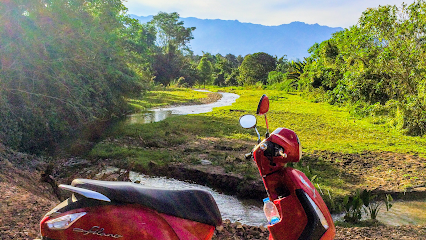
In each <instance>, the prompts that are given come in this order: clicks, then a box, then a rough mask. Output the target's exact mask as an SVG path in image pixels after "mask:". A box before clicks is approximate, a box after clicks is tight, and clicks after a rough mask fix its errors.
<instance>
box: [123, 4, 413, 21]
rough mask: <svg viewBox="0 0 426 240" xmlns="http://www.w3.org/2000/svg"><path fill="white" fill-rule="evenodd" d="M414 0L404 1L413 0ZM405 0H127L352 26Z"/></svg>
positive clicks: (190, 11)
mask: <svg viewBox="0 0 426 240" xmlns="http://www.w3.org/2000/svg"><path fill="white" fill-rule="evenodd" d="M413 1H414V0H408V1H405V2H408V3H412V2H413ZM402 2H404V1H403V0H263V1H259V0H127V2H125V5H126V6H127V7H128V8H129V13H130V14H135V15H138V16H148V15H155V14H157V13H158V12H160V11H162V12H178V13H179V14H180V16H181V17H197V18H201V19H223V20H239V21H240V22H251V23H256V24H263V25H281V24H286V23H290V22H294V21H300V22H305V23H310V24H314V23H318V24H320V25H326V26H330V27H349V26H352V25H354V24H356V23H357V21H358V19H359V17H360V16H361V14H362V12H363V11H365V10H366V9H367V8H376V7H378V6H379V5H386V4H391V5H397V6H401V4H402Z"/></svg>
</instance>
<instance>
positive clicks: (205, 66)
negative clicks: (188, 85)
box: [197, 57, 213, 87]
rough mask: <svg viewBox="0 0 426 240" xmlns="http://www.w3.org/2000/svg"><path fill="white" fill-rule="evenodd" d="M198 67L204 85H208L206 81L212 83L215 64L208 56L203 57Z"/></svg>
mask: <svg viewBox="0 0 426 240" xmlns="http://www.w3.org/2000/svg"><path fill="white" fill-rule="evenodd" d="M197 69H198V71H199V77H200V81H201V83H202V84H204V87H206V82H207V83H211V81H212V77H213V76H212V74H213V66H212V64H211V62H210V61H209V60H208V59H207V57H202V58H201V60H200V63H199V64H198V67H197Z"/></svg>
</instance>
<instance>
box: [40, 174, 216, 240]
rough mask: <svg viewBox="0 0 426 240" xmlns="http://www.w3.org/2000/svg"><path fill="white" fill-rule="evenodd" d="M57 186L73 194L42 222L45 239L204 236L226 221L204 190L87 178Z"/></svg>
mask: <svg viewBox="0 0 426 240" xmlns="http://www.w3.org/2000/svg"><path fill="white" fill-rule="evenodd" d="M59 187H60V188H62V189H66V190H69V191H71V192H73V194H72V197H71V198H69V199H67V200H65V201H64V202H62V203H60V204H59V205H58V206H56V207H55V208H54V209H52V210H51V211H50V212H49V213H47V214H46V216H45V217H44V218H43V219H42V220H41V222H40V231H41V235H42V239H43V240H63V239H73V240H75V239H82V240H85V239H91V240H100V239H103V240H105V239H122V240H124V239H127V240H135V239H138V240H139V239H140V240H146V239H159V240H161V239H171V240H180V239H190V240H201V239H203V240H206V239H211V238H212V236H213V234H214V229H215V227H216V226H219V225H221V224H222V218H221V215H220V212H219V209H218V207H217V205H216V202H215V201H214V199H213V197H212V196H211V195H210V193H209V192H207V191H203V190H193V189H190V190H165V189H156V188H147V187H144V186H142V185H140V184H136V183H130V182H109V181H97V180H88V179H75V180H74V181H72V183H71V186H69V185H59Z"/></svg>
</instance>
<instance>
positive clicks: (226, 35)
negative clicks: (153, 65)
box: [131, 15, 343, 59]
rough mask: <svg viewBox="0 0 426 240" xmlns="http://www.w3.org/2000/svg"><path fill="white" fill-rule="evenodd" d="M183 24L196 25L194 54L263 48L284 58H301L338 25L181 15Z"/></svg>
mask: <svg viewBox="0 0 426 240" xmlns="http://www.w3.org/2000/svg"><path fill="white" fill-rule="evenodd" d="M131 16H132V17H133V18H135V19H139V20H140V21H141V22H142V23H146V22H149V21H151V19H152V16H148V17H139V16H136V15H131ZM181 20H182V21H183V22H184V24H185V26H186V27H196V30H195V31H194V32H193V35H194V39H193V40H191V42H190V45H191V49H192V50H193V51H194V53H195V54H198V55H202V51H204V52H209V53H211V54H217V53H220V54H222V55H226V54H228V53H232V54H234V55H236V56H238V55H242V56H245V55H247V54H250V53H256V52H266V53H268V54H271V55H273V56H274V55H276V56H277V57H282V56H283V55H287V58H288V59H297V58H299V59H303V57H307V56H309V53H308V52H307V51H308V49H309V48H310V47H311V46H312V45H313V44H314V43H315V42H318V43H320V42H322V41H324V40H327V39H329V38H331V35H332V34H333V33H335V32H338V31H341V30H343V29H342V28H332V27H327V26H320V25H318V24H306V23H303V22H292V23H290V24H283V25H279V26H264V25H260V24H252V23H241V22H239V21H237V20H234V21H231V20H219V19H215V20H210V19H198V18H193V17H190V18H181Z"/></svg>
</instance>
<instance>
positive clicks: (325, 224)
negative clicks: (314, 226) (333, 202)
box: [305, 192, 329, 230]
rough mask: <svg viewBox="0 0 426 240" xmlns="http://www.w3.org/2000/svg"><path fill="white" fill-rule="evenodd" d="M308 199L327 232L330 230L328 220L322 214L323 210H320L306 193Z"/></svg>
mask: <svg viewBox="0 0 426 240" xmlns="http://www.w3.org/2000/svg"><path fill="white" fill-rule="evenodd" d="M305 195H306V197H307V198H308V200H309V203H310V204H311V205H312V207H313V208H314V209H315V212H316V213H317V215H318V218H319V219H320V221H321V224H322V226H323V227H324V228H325V229H326V230H327V229H328V228H329V226H328V223H327V220H326V219H325V217H324V214H322V212H321V210H320V209H319V207H318V206H317V205H316V204H315V202H314V201H313V200H312V199H311V198H310V197H309V195H308V194H307V193H306V192H305Z"/></svg>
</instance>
